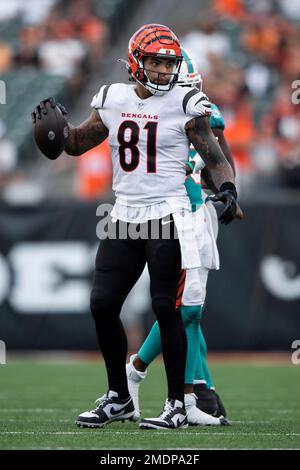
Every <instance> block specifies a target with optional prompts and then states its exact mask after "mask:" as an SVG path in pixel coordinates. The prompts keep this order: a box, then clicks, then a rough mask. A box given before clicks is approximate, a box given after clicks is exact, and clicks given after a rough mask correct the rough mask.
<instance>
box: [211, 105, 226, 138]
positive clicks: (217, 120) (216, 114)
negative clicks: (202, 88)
mask: <svg viewBox="0 0 300 470" xmlns="http://www.w3.org/2000/svg"><path fill="white" fill-rule="evenodd" d="M210 127H211V128H212V129H214V128H218V129H222V131H223V130H224V129H225V121H224V118H223V115H222V113H221V111H220V110H219V108H218V106H217V105H216V104H214V103H212V104H211V116H210Z"/></svg>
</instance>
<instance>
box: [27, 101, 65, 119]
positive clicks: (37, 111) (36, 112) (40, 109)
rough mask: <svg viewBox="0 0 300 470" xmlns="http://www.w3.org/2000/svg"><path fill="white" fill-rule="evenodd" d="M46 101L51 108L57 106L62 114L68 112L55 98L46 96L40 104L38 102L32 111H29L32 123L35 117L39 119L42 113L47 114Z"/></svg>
mask: <svg viewBox="0 0 300 470" xmlns="http://www.w3.org/2000/svg"><path fill="white" fill-rule="evenodd" d="M46 103H49V104H50V106H51V108H55V106H57V107H58V108H59V109H60V110H61V112H62V114H63V115H65V114H68V111H67V110H66V108H65V107H64V106H63V105H61V104H60V103H56V101H55V98H53V97H52V96H50V97H49V98H46V99H45V100H43V101H41V102H40V104H38V105H37V106H36V108H34V111H33V113H31V119H32V122H33V124H35V123H36V120H37V119H41V118H42V115H43V114H44V115H45V114H47V107H46Z"/></svg>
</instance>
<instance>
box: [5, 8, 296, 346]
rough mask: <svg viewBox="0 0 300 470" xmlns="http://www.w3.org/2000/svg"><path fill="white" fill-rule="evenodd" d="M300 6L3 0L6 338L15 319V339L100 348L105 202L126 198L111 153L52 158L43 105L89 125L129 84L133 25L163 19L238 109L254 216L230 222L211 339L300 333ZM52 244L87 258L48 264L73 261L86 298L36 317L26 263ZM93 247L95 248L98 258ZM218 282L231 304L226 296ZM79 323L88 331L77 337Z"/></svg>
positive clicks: (245, 196) (240, 342)
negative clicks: (40, 114) (41, 123)
mask: <svg viewBox="0 0 300 470" xmlns="http://www.w3.org/2000/svg"><path fill="white" fill-rule="evenodd" d="M41 3H42V4H43V8H41ZM299 12H300V0H293V1H290V2H286V1H285V0H273V1H269V0H213V1H209V0H198V1H195V0H185V1H184V2H183V1H182V0H164V1H161V0H153V1H152V2H146V1H137V0H43V2H41V1H40V0H27V2H24V1H21V0H10V1H9V2H8V1H6V0H0V37H1V40H0V79H1V80H3V81H4V82H5V84H6V87H7V99H6V104H5V105H2V104H0V201H1V211H0V215H1V217H0V233H2V236H1V237H0V251H1V256H2V257H0V276H2V281H3V283H2V285H3V286H4V287H3V288H2V291H1V289H0V298H1V302H2V305H1V315H0V338H1V327H2V332H3V335H4V331H5V335H6V339H7V340H8V347H10V345H11V347H16V348H17V347H22V348H26V347H33V348H43V347H51V348H53V347H55V343H53V342H51V337H52V338H53V337H55V338H56V341H57V343H56V344H57V345H58V347H66V348H70V349H72V348H93V347H97V346H96V341H95V335H94V330H93V325H92V320H91V318H90V316H89V315H87V314H88V300H87V299H88V293H89V288H90V277H91V273H92V267H93V256H92V254H94V252H95V246H96V243H97V238H96V234H95V226H96V223H97V219H96V217H95V209H96V205H97V204H98V203H99V202H103V201H111V200H112V197H113V196H112V194H111V165H110V159H109V148H108V147H107V144H104V145H101V146H100V147H99V148H97V149H95V150H93V151H91V152H89V154H88V155H86V156H82V157H79V158H72V157H68V156H63V157H61V158H59V159H58V160H57V161H55V162H49V161H48V160H46V159H45V158H44V157H42V156H41V154H40V153H39V152H38V150H37V148H36V146H35V145H34V142H33V137H32V124H31V118H30V113H31V111H32V110H33V108H34V106H35V105H36V104H37V103H38V102H39V101H40V100H41V99H43V98H45V97H47V96H51V95H54V96H55V97H56V98H57V100H58V101H61V102H62V103H63V104H65V105H66V107H67V108H68V110H69V113H70V121H71V122H72V123H73V124H78V123H79V122H81V121H83V120H84V119H85V118H86V117H87V116H88V114H89V113H90V106H89V103H90V101H91V98H92V96H93V95H94V94H95V93H97V91H98V89H99V87H100V86H101V85H102V84H105V83H111V82H115V81H123V82H124V81H126V80H127V78H128V75H127V72H126V70H125V68H124V65H122V64H121V63H120V62H118V61H117V59H118V58H125V57H126V51H127V43H128V39H129V37H130V35H131V34H132V32H133V31H135V30H136V29H137V28H138V27H139V26H140V25H141V24H144V23H149V22H158V23H162V24H164V23H165V24H167V25H168V26H170V27H171V28H173V29H174V30H175V31H176V33H177V34H178V35H179V37H180V39H181V41H182V44H183V45H184V46H186V48H187V49H188V50H190V52H191V53H192V54H193V56H195V59H196V61H197V63H198V66H199V69H200V71H201V74H202V76H203V81H204V91H205V92H206V93H207V94H208V96H209V97H210V99H211V100H212V101H214V102H215V103H216V104H218V106H219V107H220V109H221V111H222V112H223V114H224V117H225V122H226V130H225V135H226V137H227V140H228V141H229V143H230V145H231V148H232V151H233V154H234V156H235V160H236V164H237V173H238V175H237V179H238V184H239V194H240V199H241V200H242V203H243V208H244V209H245V214H246V218H245V221H243V223H241V224H237V223H236V224H234V225H233V226H232V227H230V228H226V229H224V230H223V229H222V230H221V235H220V241H219V243H220V249H221V259H222V262H223V265H222V270H221V271H220V273H214V274H213V275H212V277H211V280H210V282H209V290H208V309H209V315H208V316H207V318H206V317H205V318H204V323H205V326H206V328H207V337H208V343H209V345H210V346H213V347H214V348H229V349H230V348H245V349H251V348H258V349H266V348H269V349H274V348H281V349H285V348H289V347H290V342H291V341H292V339H293V335H295V331H299V302H300V281H299V276H300V275H299V268H300V254H299V247H298V243H297V237H296V233H297V230H298V231H299V228H298V225H297V224H298V221H299V220H300V218H299V213H300V145H299V144H300V104H293V103H292V94H293V92H294V89H293V88H292V83H293V82H294V81H296V80H300V49H299V44H300V13H299ZM299 98H300V92H299V93H298V99H299ZM71 199H72V202H70V200H71ZM74 200H75V202H74ZM25 205H26V206H27V207H25ZM83 220H86V222H85V224H82V221H83ZM83 225H84V228H83ZM283 225H284V227H283ZM87 226H88V227H89V229H88V230H87V229H86V227H87ZM16 228H18V230H17V232H18V233H16ZM233 240H234V243H233ZM74 242H76V243H77V242H80V243H81V244H83V245H80V243H79V245H74V244H73V243H74ZM43 243H47V245H45V250H46V251H47V250H49V252H51V249H52V248H51V247H53V249H55V246H56V243H62V244H63V245H62V246H61V249H62V250H63V249H65V250H66V252H68V250H71V251H72V250H73V251H72V253H74V258H75V259H77V262H78V265H76V266H75V267H73V268H71V267H70V266H69V267H68V265H67V264H66V265H65V263H67V261H66V259H65V258H66V257H65V258H64V257H62V258H61V261H59V259H58V260H56V261H55V259H56V258H55V254H54V255H53V256H54V258H53V261H51V256H50V255H49V256H50V258H49V260H48V263H50V265H51V263H52V262H53V263H54V266H56V264H55V263H58V265H59V263H60V262H61V263H62V266H63V268H61V269H59V268H57V270H58V273H59V276H62V279H63V280H64V282H65V280H66V279H67V280H68V276H71V278H72V279H73V278H75V279H76V276H77V278H78V279H81V283H83V284H81V286H82V285H83V287H81V289H82V290H81V291H80V292H81V293H82V296H83V297H82V299H83V300H82V299H81V301H82V302H83V304H82V305H84V306H83V307H82V308H81V310H80V309H79V311H78V312H77V313H76V314H75V313H73V314H72V308H73V309H75V310H76V308H77V307H78V305H79V304H76V302H75V303H74V306H73V307H72V304H71V307H68V306H67V307H64V306H63V305H64V303H63V302H62V307H61V310H59V309H58V310H57V311H50V310H51V309H50V310H48V311H45V309H44V310H43V308H44V307H43V304H42V305H41V306H40V307H36V309H37V310H36V311H35V313H34V312H32V313H30V311H26V312H25V313H26V315H22V313H24V312H21V313H20V311H18V301H17V300H18V295H19V294H20V293H21V294H22V295H25V294H24V292H25V293H26V292H27V296H28V298H30V297H31V296H32V295H33V294H32V292H31V289H32V288H33V286H32V284H28V286H27V284H23V280H24V279H25V278H26V276H27V277H28V276H29V277H31V276H33V274H31V275H30V273H27V272H26V273H25V275H24V272H23V271H22V256H23V255H22V253H23V251H22V250H25V251H24V253H26V250H27V248H28V250H29V251H28V253H29V255H30V256H32V259H33V260H34V259H36V260H37V261H36V263H37V265H38V266H39V264H38V263H39V262H40V261H39V256H41V255H40V251H39V249H42V245H43ZM20 245H21V246H20ZM43 246H44V245H43ZM82 246H84V247H85V248H82ZM63 247H65V248H63ZM31 249H32V250H33V251H32V252H30V250H31ZM35 249H36V250H37V251H36V252H35V251H34V250H35ZM82 250H86V251H87V252H88V253H89V256H88V265H86V264H85V263H84V261H82ZM54 251H55V250H54ZM35 253H37V254H35ZM18 256H21V257H20V258H18ZM35 257H36V258H35ZM42 258H43V256H42ZM19 260H20V261H19ZM80 260H81V261H80ZM19 262H20V265H19V264H18V263H19ZM75 264H76V262H75ZM76 269H77V271H76ZM64 270H66V272H64ZM8 273H10V276H11V277H10V276H9V274H8ZM66 273H67V274H66ZM24 276H25V278H24ZM32 279H34V277H32ZM229 280H230V282H229ZM146 284H147V282H144V280H142V287H140V289H141V290H140V291H139V292H140V293H141V292H142V295H140V297H139V296H138V293H135V296H136V297H135V298H136V299H137V298H140V299H141V302H140V303H139V301H137V305H135V306H134V307H133V306H132V304H131V306H130V307H129V308H127V311H126V316H127V318H128V323H129V324H130V327H131V332H132V331H133V332H134V333H132V341H131V343H130V344H131V345H134V347H135V346H136V344H135V343H136V342H138V338H140V335H141V334H142V333H141V331H140V329H138V330H137V329H135V326H134V321H132V319H130V318H131V317H130V314H131V313H132V312H137V311H138V310H139V309H140V311H141V312H140V313H141V316H140V320H141V321H142V323H143V324H144V325H146V326H147V325H149V322H151V321H152V319H153V317H152V316H151V314H150V316H149V305H148V304H147V305H146V306H145V304H144V300H143V299H145V295H146V292H147V288H146V287H145V286H146ZM215 286H217V288H218V291H219V292H220V293H222V295H224V296H225V297H224V299H223V297H222V296H221V294H220V295H219V296H215V295H214V293H215V288H216V287H215ZM228 286H230V288H229V287H228ZM232 286H236V287H235V290H233V288H232ZM18 289H20V291H18ZM138 289H139V288H138ZM53 292H54V293H53V296H55V295H58V292H56V291H55V289H54V291H53ZM55 292H56V293H55ZM34 295H35V296H36V298H37V305H38V296H37V294H34ZM84 296H86V297H84ZM25 297H26V295H25ZM220 298H222V299H223V300H222V303H220V302H219V300H220ZM84 299H85V301H86V303H85V304H84ZM71 300H72V299H71ZM28 305H31V304H30V302H29V304H28ZM38 308H41V310H40V311H39V310H38ZM64 308H67V310H68V308H69V310H70V311H64ZM283 312H284V314H285V315H284V314H283ZM54 314H55V315H54ZM25 317H26V318H28V327H27V326H26V327H25V323H26V321H25V320H24V318H25ZM133 317H134V318H135V315H133ZM70 321H71V322H73V324H74V331H73V335H70V336H68V334H67V331H68V327H69V322H70ZM216 324H217V325H222V328H219V327H218V329H216V328H215V325H216ZM4 326H5V329H4ZM22 328H25V329H26V335H27V336H26V338H25V337H24V335H23V333H22V331H23V330H22ZM27 328H28V329H27ZM15 331H19V333H18V335H16V333H15ZM49 332H50V336H51V337H50V336H49ZM223 332H227V333H228V335H227V336H226V334H227V333H226V334H225V336H224V334H223ZM47 335H48V336H47ZM1 339H2V338H1Z"/></svg>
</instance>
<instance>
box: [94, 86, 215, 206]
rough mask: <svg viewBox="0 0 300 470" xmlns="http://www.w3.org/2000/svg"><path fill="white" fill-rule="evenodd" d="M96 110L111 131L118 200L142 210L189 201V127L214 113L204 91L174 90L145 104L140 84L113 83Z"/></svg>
mask: <svg viewBox="0 0 300 470" xmlns="http://www.w3.org/2000/svg"><path fill="white" fill-rule="evenodd" d="M91 106H92V107H93V108H95V109H96V110H97V111H98V112H99V115H100V117H101V120H102V122H103V124H104V125H105V127H106V128H107V129H108V131H109V144H110V148H111V158H112V163H113V190H114V191H115V194H116V197H117V201H118V200H119V201H122V200H125V201H127V203H128V204H129V205H130V206H136V207H143V206H149V205H152V204H159V203H161V202H162V201H164V200H166V199H167V198H176V197H182V196H184V197H186V189H185V185H184V182H185V176H186V175H185V164H186V161H187V160H188V155H189V141H188V139H187V136H186V133H185V129H184V128H185V124H186V123H187V122H188V121H190V120H191V119H193V118H194V117H196V116H203V115H209V114H210V103H209V102H208V98H207V97H206V95H204V93H202V92H200V91H199V90H198V89H196V88H187V87H185V88H183V87H180V86H175V87H174V88H173V89H172V90H171V91H169V92H167V93H166V94H165V95H163V96H156V95H153V96H151V97H149V98H147V99H144V100H142V99H141V98H139V97H138V95H137V94H136V92H135V85H130V84H122V83H114V84H112V85H104V86H102V87H101V88H100V91H99V93H98V94H97V95H96V96H94V98H93V100H92V103H91Z"/></svg>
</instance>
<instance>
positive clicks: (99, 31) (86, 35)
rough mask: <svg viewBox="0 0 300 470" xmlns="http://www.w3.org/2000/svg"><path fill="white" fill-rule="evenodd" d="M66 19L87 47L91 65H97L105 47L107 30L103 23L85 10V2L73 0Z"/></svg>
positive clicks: (84, 0) (88, 10) (87, 9)
mask: <svg viewBox="0 0 300 470" xmlns="http://www.w3.org/2000/svg"><path fill="white" fill-rule="evenodd" d="M68 17H69V20H70V22H71V23H72V25H73V27H74V30H75V31H76V35H77V37H78V38H79V39H81V40H82V41H83V42H84V43H85V44H87V45H88V49H89V54H90V59H91V60H92V63H97V62H98V61H99V58H101V57H102V54H103V52H104V51H105V49H106V47H107V41H108V28H107V25H106V23H105V22H104V21H102V20H101V19H100V18H99V17H98V18H97V17H96V16H95V15H93V13H92V11H91V10H90V9H89V8H87V2H86V0H83V1H82V0H75V1H73V2H72V3H71V4H70V8H69V11H68Z"/></svg>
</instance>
